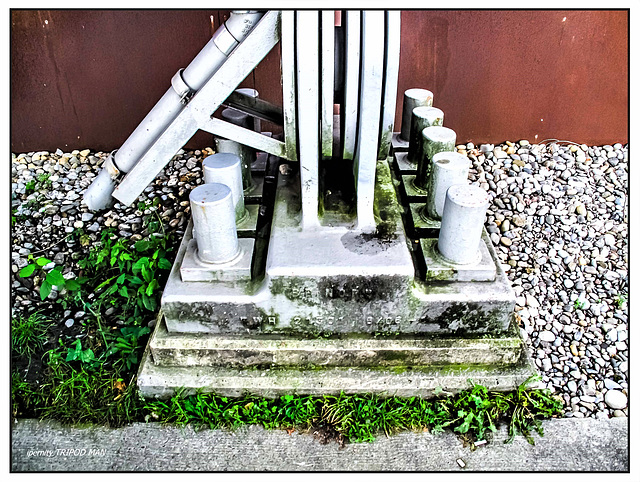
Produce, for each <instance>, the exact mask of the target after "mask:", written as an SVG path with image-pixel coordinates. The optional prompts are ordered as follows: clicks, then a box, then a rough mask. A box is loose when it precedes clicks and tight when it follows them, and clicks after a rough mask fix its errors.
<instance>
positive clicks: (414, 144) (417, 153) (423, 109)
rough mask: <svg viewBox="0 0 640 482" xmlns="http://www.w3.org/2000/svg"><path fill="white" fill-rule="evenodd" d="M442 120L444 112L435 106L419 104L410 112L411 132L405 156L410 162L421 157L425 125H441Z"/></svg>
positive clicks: (416, 160)
mask: <svg viewBox="0 0 640 482" xmlns="http://www.w3.org/2000/svg"><path fill="white" fill-rule="evenodd" d="M443 122H444V112H442V111H441V110H440V109H438V108H437V107H427V106H424V105H422V106H419V107H416V108H415V109H413V112H412V113H411V133H410V134H409V151H408V153H407V158H408V159H409V160H410V161H411V162H416V163H417V162H418V159H420V158H421V157H422V131H423V130H425V129H426V128H427V127H431V126H441V125H442V123H443Z"/></svg>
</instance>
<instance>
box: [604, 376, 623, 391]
mask: <svg viewBox="0 0 640 482" xmlns="http://www.w3.org/2000/svg"><path fill="white" fill-rule="evenodd" d="M604 386H605V387H606V389H607V390H622V387H621V386H620V385H619V384H617V383H616V382H614V381H613V380H611V379H610V378H605V379H604Z"/></svg>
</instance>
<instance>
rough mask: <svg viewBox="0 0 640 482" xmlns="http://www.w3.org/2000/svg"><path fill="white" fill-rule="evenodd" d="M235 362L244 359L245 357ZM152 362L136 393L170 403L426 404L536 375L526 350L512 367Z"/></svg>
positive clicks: (144, 368) (513, 384)
mask: <svg viewBox="0 0 640 482" xmlns="http://www.w3.org/2000/svg"><path fill="white" fill-rule="evenodd" d="M236 356H238V357H241V356H242V354H241V352H240V353H236ZM154 361H155V360H154V359H152V357H151V356H150V353H149V350H148V349H147V351H146V352H145V355H144V357H143V361H142V364H141V366H140V370H139V372H138V388H139V389H140V393H141V394H142V396H144V397H156V398H168V397H171V396H173V395H174V394H176V393H178V392H181V393H182V394H183V395H189V394H193V393H195V392H196V391H198V390H200V391H203V392H215V393H217V394H219V395H223V396H229V397H239V396H242V395H244V394H247V393H248V394H253V395H256V396H261V397H278V396H281V395H285V394H299V395H337V394H339V393H341V392H344V393H375V394H378V395H380V396H394V395H395V396H402V397H413V396H418V397H424V398H428V397H432V396H434V395H435V394H436V393H437V391H438V389H443V390H445V391H447V392H451V393H455V392H458V391H461V390H464V389H468V388H470V387H471V384H470V381H473V382H474V383H478V384H482V385H485V386H487V387H488V388H490V389H492V390H502V391H507V390H513V389H515V388H516V387H518V386H519V385H520V384H522V383H523V382H524V381H525V380H527V379H528V378H529V377H530V376H531V375H533V374H535V373H536V369H535V366H534V365H533V363H532V362H531V359H530V358H529V357H528V354H527V352H526V350H523V351H522V353H521V356H520V359H519V360H518V362H517V363H516V364H511V365H504V364H502V365H447V366H413V367H403V366H396V367H393V366H390V367H368V368H365V367H360V368H355V367H314V368H293V367H274V368H230V367H216V366H169V365H162V364H156V363H154Z"/></svg>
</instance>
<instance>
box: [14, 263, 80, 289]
mask: <svg viewBox="0 0 640 482" xmlns="http://www.w3.org/2000/svg"><path fill="white" fill-rule="evenodd" d="M29 260H30V261H32V262H31V263H29V264H28V265H26V266H25V267H24V268H22V269H21V270H20V271H19V272H18V276H20V277H21V278H28V277H29V276H31V275H32V274H34V273H35V272H36V271H38V272H41V273H42V272H45V270H44V267H45V266H47V265H48V264H51V263H52V261H51V260H50V259H47V258H45V257H43V256H42V257H39V258H37V259H34V257H33V256H32V255H29ZM62 269H63V268H62V266H55V265H54V266H53V268H52V269H50V270H49V271H48V272H45V273H46V274H45V278H44V280H42V283H41V284H40V299H41V300H45V299H46V298H47V297H48V296H49V294H50V293H51V290H52V289H53V287H54V286H56V287H57V288H58V289H59V290H62V289H66V290H67V291H76V290H79V289H80V283H79V282H78V281H76V280H74V279H66V278H65V277H64V276H63V275H62Z"/></svg>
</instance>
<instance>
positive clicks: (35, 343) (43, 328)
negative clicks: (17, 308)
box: [11, 312, 51, 357]
mask: <svg viewBox="0 0 640 482" xmlns="http://www.w3.org/2000/svg"><path fill="white" fill-rule="evenodd" d="M50 326H51V322H50V321H49V320H47V318H45V317H44V315H42V313H39V312H35V313H31V314H30V315H29V316H27V317H25V316H22V315H19V316H17V317H15V318H12V319H11V349H12V350H13V351H14V352H15V353H17V354H18V355H24V356H28V357H31V356H32V355H33V354H34V353H36V352H37V351H38V350H41V349H42V347H43V345H44V342H45V341H46V340H47V330H48V329H49V327H50Z"/></svg>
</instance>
